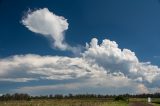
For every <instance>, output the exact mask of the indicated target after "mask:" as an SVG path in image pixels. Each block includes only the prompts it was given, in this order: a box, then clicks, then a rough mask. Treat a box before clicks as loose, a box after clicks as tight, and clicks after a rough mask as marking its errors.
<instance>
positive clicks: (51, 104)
mask: <svg viewBox="0 0 160 106" xmlns="http://www.w3.org/2000/svg"><path fill="white" fill-rule="evenodd" d="M135 101H140V102H146V98H141V99H140V98H138V99H137V98H132V99H130V102H135ZM153 101H154V102H159V101H160V99H153ZM128 105H129V103H128V102H124V101H113V100H107V99H54V100H53V99H52V100H51V99H45V100H31V101H0V106H128ZM153 106H160V104H155V103H153Z"/></svg>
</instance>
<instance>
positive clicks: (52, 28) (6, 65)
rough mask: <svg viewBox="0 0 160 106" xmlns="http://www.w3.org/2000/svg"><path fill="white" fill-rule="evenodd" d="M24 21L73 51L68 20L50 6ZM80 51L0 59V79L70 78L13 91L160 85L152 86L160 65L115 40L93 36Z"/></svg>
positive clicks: (148, 88) (142, 88) (149, 89)
mask: <svg viewBox="0 0 160 106" xmlns="http://www.w3.org/2000/svg"><path fill="white" fill-rule="evenodd" d="M22 23H23V24H24V25H25V26H26V27H27V28H28V29H29V30H31V31H32V32H35V33H39V34H41V35H43V36H45V37H48V38H51V40H53V45H54V47H56V48H59V49H61V50H73V47H71V46H69V45H68V44H67V43H65V41H64V38H65V37H64V32H65V30H67V29H68V23H67V20H66V19H65V18H64V17H61V16H57V15H55V14H53V13H52V12H50V11H49V10H48V9H47V8H44V9H39V10H36V11H33V12H29V13H28V14H27V16H26V17H24V18H23V20H22ZM76 49H77V48H75V47H74V50H76ZM80 54H81V55H80V56H78V57H72V58H71V57H66V56H40V55H38V54H26V55H14V56H11V57H8V58H1V59H0V82H3V81H6V82H23V83H25V82H29V81H42V80H49V81H58V80H61V81H65V80H71V82H69V83H65V84H62V83H59V84H55V85H54V84H53V85H43V84H42V85H39V86H24V87H20V88H17V89H15V90H13V91H14V92H26V93H31V92H32V93H35V92H40V91H41V90H43V91H45V90H46V91H48V90H64V89H65V90H71V91H72V90H75V89H78V90H79V89H84V88H91V89H103V90H104V89H105V91H106V92H111V91H112V92H113V89H115V88H116V89H117V90H118V91H119V92H121V93H148V92H153V91H155V89H156V88H158V87H157V86H153V85H156V83H157V82H158V81H159V80H160V79H159V77H160V68H158V66H155V65H151V64H150V63H149V62H140V61H139V60H138V58H137V57H136V55H135V53H134V52H132V51H131V50H129V49H120V48H119V47H118V44H117V43H116V42H115V41H110V40H109V39H104V40H103V41H102V43H100V44H99V43H98V39H96V38H93V39H92V40H91V42H90V43H86V50H85V51H84V52H81V53H80ZM126 89H128V90H129V92H128V91H127V90H126ZM96 92H97V91H96ZM83 93H86V92H83ZM92 93H94V92H92Z"/></svg>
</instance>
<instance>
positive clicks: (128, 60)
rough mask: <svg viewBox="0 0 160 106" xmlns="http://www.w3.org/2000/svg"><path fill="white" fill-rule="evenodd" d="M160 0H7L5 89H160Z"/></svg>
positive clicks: (0, 73) (2, 42)
mask: <svg viewBox="0 0 160 106" xmlns="http://www.w3.org/2000/svg"><path fill="white" fill-rule="evenodd" d="M159 20H160V1H159V0H134V1H133V0H65V1H64V0H14V1H10V0H0V94H5V93H16V92H18V93H28V94H30V95H47V94H69V93H73V94H79V93H83V94H84V93H94V94H124V93H130V94H137V93H155V92H159V91H160V88H159V87H160V83H159V81H160V68H159V67H160V62H159V61H160V46H159V45H160V42H159V40H160V30H159V28H160V21H159Z"/></svg>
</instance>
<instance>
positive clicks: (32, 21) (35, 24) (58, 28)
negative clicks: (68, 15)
mask: <svg viewBox="0 0 160 106" xmlns="http://www.w3.org/2000/svg"><path fill="white" fill-rule="evenodd" d="M22 24H23V25H24V26H25V27H27V28H28V29H29V30H30V31H32V32H34V33H38V34H40V35H42V36H44V37H47V38H49V39H50V40H51V41H52V44H53V46H54V47H55V48H58V49H61V50H71V51H73V52H77V51H79V49H80V48H76V47H71V46H70V45H68V44H67V43H66V42H65V31H66V30H67V29H68V26H69V24H68V22H67V19H65V18H64V17H62V16H58V15H56V14H54V13H53V12H51V11H49V10H48V9H47V8H43V9H38V10H35V11H28V12H27V14H26V16H24V17H23V18H22Z"/></svg>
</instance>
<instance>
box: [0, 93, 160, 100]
mask: <svg viewBox="0 0 160 106" xmlns="http://www.w3.org/2000/svg"><path fill="white" fill-rule="evenodd" d="M117 97H118V98H119V97H123V98H147V97H151V98H160V93H154V94H136V95H131V94H123V95H100V94H98V95H97V94H74V95H73V94H68V95H62V94H56V95H52V94H50V95H45V96H44V95H40V96H30V95H29V94H23V93H15V94H4V95H2V96H0V101H8V100H31V99H86V98H88V99H91V98H93V99H94V98H99V99H105V98H106V99H108V98H117Z"/></svg>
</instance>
